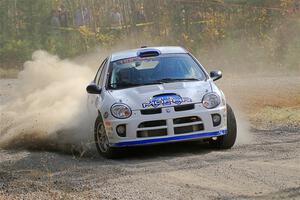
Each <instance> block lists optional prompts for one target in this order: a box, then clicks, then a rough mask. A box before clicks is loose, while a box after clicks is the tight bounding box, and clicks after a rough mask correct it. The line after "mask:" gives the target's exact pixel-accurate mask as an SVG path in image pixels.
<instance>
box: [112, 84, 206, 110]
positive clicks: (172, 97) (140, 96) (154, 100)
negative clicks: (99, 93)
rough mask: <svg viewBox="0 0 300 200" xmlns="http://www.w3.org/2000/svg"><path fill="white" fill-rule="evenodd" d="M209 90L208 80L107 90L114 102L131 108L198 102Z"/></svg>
mask: <svg viewBox="0 0 300 200" xmlns="http://www.w3.org/2000/svg"><path fill="white" fill-rule="evenodd" d="M208 92H211V85H210V82H209V81H190V82H174V83H164V84H157V85H145V86H139V87H132V88H126V89H120V90H109V93H110V94H111V96H112V97H113V98H114V100H115V102H114V103H125V104H127V105H128V106H130V108H131V109H132V110H139V109H147V108H158V107H166V106H175V105H183V104H190V103H199V102H201V101H202V98H203V95H204V94H206V93H208Z"/></svg>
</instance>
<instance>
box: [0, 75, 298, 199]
mask: <svg viewBox="0 0 300 200" xmlns="http://www.w3.org/2000/svg"><path fill="white" fill-rule="evenodd" d="M264 80H266V78H264ZM276 80H277V79H276ZM288 80H289V81H292V82H293V83H292V84H291V83H290V82H284V81H281V82H280V83H285V84H286V87H284V86H282V84H280V85H281V87H284V89H282V90H285V89H286V88H287V87H289V93H292V94H291V95H290V96H289V97H287V98H288V99H290V100H291V99H293V101H294V103H293V105H292V103H291V104H290V105H288V106H291V108H292V110H295V108H296V110H297V109H299V104H298V103H299V98H298V97H299V93H298V91H297V90H296V91H295V92H292V89H291V88H290V86H293V87H294V89H297V88H298V86H297V84H299V83H298V82H297V80H299V79H298V77H296V78H294V79H292V80H291V79H290V78H288ZM13 82H14V81H13V80H1V81H0V85H1V90H0V92H1V96H0V98H1V100H2V102H3V101H8V100H9V97H7V96H6V94H5V88H6V89H9V88H10V87H13ZM252 82H257V81H256V80H252ZM243 83H244V85H243V87H245V86H246V85H251V81H250V82H249V81H248V82H247V81H246V82H240V83H239V84H240V85H242V84H243ZM249 83H250V84H249ZM274 83H275V82H274V79H273V78H270V79H267V83H266V84H265V85H263V86H262V85H260V86H261V87H265V89H266V90H268V91H273V92H274V94H273V98H274V95H275V93H276V92H280V91H282V90H280V91H278V90H277V91H276V90H272V87H274ZM220 84H221V85H224V86H229V89H227V92H230V91H231V89H232V90H233V88H238V87H239V86H238V85H232V84H230V83H222V82H220ZM2 86H3V87H2ZM248 89H249V90H247V91H251V89H252V90H253V91H256V90H255V89H254V88H248ZM243 90H244V89H241V90H240V91H239V94H242V93H243ZM236 91H237V90H235V92H236ZM260 91H261V90H260ZM261 92H262V93H263V91H261ZM225 93H226V90H225ZM247 95H248V96H251V94H249V92H248V93H247ZM257 95H259V93H255V94H253V93H252V96H255V98H252V99H251V104H253V105H256V103H257V102H258V101H259V99H258V100H257V98H258V97H257ZM271 97H272V93H269V94H268V95H266V96H264V103H265V99H266V98H271ZM242 99H244V100H245V99H247V96H243V97H242ZM276 99H277V100H276V101H277V102H276V103H275V104H274V105H273V104H272V103H268V104H266V105H262V109H264V108H265V107H266V106H278V104H279V105H280V103H282V102H285V101H289V100H286V99H282V100H280V98H279V100H280V101H279V100H278V98H276ZM248 107H249V105H248V104H247V105H246V106H245V109H246V110H247V108H248ZM298 111H299V110H297V112H298ZM257 112H259V111H257ZM245 113H246V114H247V115H249V116H256V113H255V112H254V111H252V112H250V111H249V110H248V111H245ZM291 115H293V113H292V114H291ZM250 121H251V135H252V141H251V142H249V143H248V144H247V143H246V144H238V145H236V146H234V148H232V149H230V150H227V151H216V150H213V149H209V148H208V147H207V145H206V144H204V143H200V142H191V143H176V144H165V145H159V146H151V147H139V148H133V149H129V150H128V151H127V153H126V157H125V158H122V159H118V160H106V159H103V158H101V157H99V156H97V155H96V154H95V156H93V155H86V156H84V157H78V156H74V155H70V154H64V153H61V152H49V151H28V150H22V149H21V150H12V149H11V150H5V149H2V150H0V200H1V199H300V126H297V124H296V125H295V124H293V128H289V126H277V127H276V128H264V129H262V128H260V126H256V121H255V120H253V119H251V120H250ZM266 123H271V122H269V121H268V122H267V121H266ZM269 127H270V126H269Z"/></svg>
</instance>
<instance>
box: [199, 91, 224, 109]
mask: <svg viewBox="0 0 300 200" xmlns="http://www.w3.org/2000/svg"><path fill="white" fill-rule="evenodd" d="M202 104H203V106H204V107H205V108H208V109H211V108H215V107H217V106H218V105H219V104H220V97H219V95H217V94H216V93H209V94H206V95H204V97H203V99H202Z"/></svg>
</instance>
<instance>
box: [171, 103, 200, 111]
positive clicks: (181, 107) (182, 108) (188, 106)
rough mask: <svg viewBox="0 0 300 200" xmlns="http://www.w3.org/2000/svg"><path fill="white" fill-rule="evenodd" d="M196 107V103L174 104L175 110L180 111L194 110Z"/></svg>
mask: <svg viewBox="0 0 300 200" xmlns="http://www.w3.org/2000/svg"><path fill="white" fill-rule="evenodd" d="M194 108H195V104H186V105H179V106H174V110H175V111H176V112H178V111H185V110H193V109H194Z"/></svg>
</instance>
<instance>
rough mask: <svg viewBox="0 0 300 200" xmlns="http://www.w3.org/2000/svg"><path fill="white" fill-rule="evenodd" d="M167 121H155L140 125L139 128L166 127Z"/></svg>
mask: <svg viewBox="0 0 300 200" xmlns="http://www.w3.org/2000/svg"><path fill="white" fill-rule="evenodd" d="M166 125H167V122H166V120H155V121H147V122H142V123H140V124H139V126H138V127H139V128H147V127H155V126H166Z"/></svg>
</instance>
